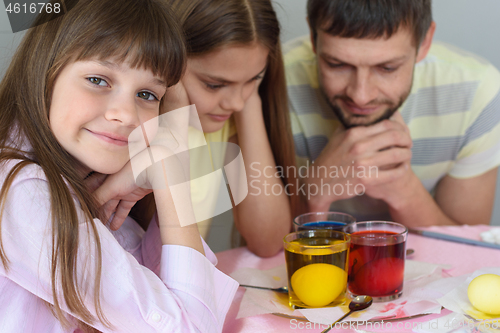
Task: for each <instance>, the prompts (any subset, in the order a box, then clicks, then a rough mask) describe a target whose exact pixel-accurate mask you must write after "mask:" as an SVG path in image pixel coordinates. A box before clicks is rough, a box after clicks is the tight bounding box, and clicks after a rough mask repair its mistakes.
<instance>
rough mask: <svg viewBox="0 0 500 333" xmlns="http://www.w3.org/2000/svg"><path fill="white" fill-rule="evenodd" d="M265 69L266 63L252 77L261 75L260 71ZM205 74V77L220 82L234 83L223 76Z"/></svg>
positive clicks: (262, 71)
mask: <svg viewBox="0 0 500 333" xmlns="http://www.w3.org/2000/svg"><path fill="white" fill-rule="evenodd" d="M266 69H267V64H266V66H265V67H264V68H263V69H262V70H261V71H260V72H259V73H258V74H257V75H255V76H254V78H255V77H257V76H259V75H261V74H262V73H264V72H265V71H266ZM205 76H206V77H207V78H209V79H210V80H213V81H217V82H220V83H222V84H231V83H234V82H232V81H229V80H226V79H224V78H221V77H217V76H212V75H208V74H205Z"/></svg>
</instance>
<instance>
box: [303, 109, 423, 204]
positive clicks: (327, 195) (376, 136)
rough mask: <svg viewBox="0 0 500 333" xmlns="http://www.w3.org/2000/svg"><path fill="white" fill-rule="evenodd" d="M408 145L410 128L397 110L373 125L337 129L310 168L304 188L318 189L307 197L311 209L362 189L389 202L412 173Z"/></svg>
mask: <svg viewBox="0 0 500 333" xmlns="http://www.w3.org/2000/svg"><path fill="white" fill-rule="evenodd" d="M411 147H412V140H411V137H410V134H409V130H408V128H407V127H406V125H405V124H404V121H403V119H402V117H401V115H400V114H399V113H396V114H395V115H394V116H393V118H391V119H390V120H384V121H382V122H380V123H377V124H375V125H372V126H366V127H365V126H359V127H354V128H351V129H348V130H345V129H338V130H337V131H335V133H334V134H333V135H332V137H331V138H330V140H329V142H328V144H327V146H326V147H325V149H324V150H323V152H322V153H321V155H320V156H319V157H318V158H317V159H316V161H315V162H314V164H313V165H312V166H311V167H310V168H313V169H314V170H309V175H310V176H311V177H309V178H308V179H307V180H306V185H308V186H307V189H308V190H310V189H311V184H315V185H316V186H317V189H318V191H317V192H318V193H317V195H315V196H310V200H309V206H310V208H311V210H313V211H320V210H321V211H325V210H328V208H329V206H330V204H331V203H332V202H333V201H336V200H341V199H347V198H351V197H354V196H355V195H359V194H361V193H359V192H363V191H364V192H365V193H366V194H368V195H370V196H372V197H374V198H379V199H384V200H386V201H388V203H389V204H390V201H391V200H394V198H397V197H398V195H400V194H401V193H400V191H404V190H405V189H406V187H405V186H406V184H409V182H408V180H409V179H410V178H411V176H412V175H413V172H411V168H410V161H411ZM313 171H314V173H313ZM313 174H314V177H312V175H313ZM325 184H328V185H325ZM315 189H316V188H315ZM309 194H310V193H309Z"/></svg>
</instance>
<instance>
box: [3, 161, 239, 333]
mask: <svg viewBox="0 0 500 333" xmlns="http://www.w3.org/2000/svg"><path fill="white" fill-rule="evenodd" d="M13 165H14V161H12V162H9V163H7V164H6V165H3V166H2V169H1V171H0V181H1V183H2V184H3V181H4V179H5V175H6V173H7V172H8V171H9V170H10V168H11V167H12V166H13ZM76 207H77V210H78V207H79V205H78V204H77V205H76ZM78 213H79V214H80V216H83V214H82V211H81V210H78ZM82 221H83V219H82ZM95 224H96V227H97V229H98V232H99V237H100V240H101V246H102V275H101V299H100V300H101V306H102V309H103V312H104V314H105V316H106V318H107V319H108V320H109V321H110V322H111V324H112V325H113V330H112V331H116V332H134V333H137V332H141V333H145V332H169V333H170V332H203V333H209V332H221V331H222V326H223V323H224V319H225V316H226V313H227V311H228V309H229V306H230V305H231V301H232V299H233V296H234V294H235V292H236V289H237V288H238V283H237V282H236V281H234V280H233V279H231V278H230V277H228V276H227V275H225V274H224V273H222V272H220V271H219V270H218V269H216V268H215V267H214V265H215V264H216V258H215V255H214V254H213V253H212V252H211V251H210V249H209V248H208V246H206V244H205V243H204V247H205V253H206V257H205V256H203V255H202V254H200V253H199V252H198V251H196V250H193V249H191V248H188V247H184V246H177V245H162V244H161V239H160V235H159V229H158V226H157V223H155V221H152V223H150V227H149V228H148V230H147V231H146V232H144V231H143V230H142V229H141V228H140V227H139V226H138V225H137V223H135V222H134V221H133V220H132V219H127V221H126V222H125V223H124V225H123V226H122V227H121V228H120V230H118V231H116V232H112V231H110V230H109V229H108V228H107V227H106V226H105V225H104V224H103V223H101V222H100V221H99V220H97V219H96V220H95ZM51 235H52V227H51V214H50V196H49V187H48V183H47V181H46V178H45V175H44V173H43V171H42V169H41V168H40V167H39V166H36V165H29V166H27V167H25V168H24V169H22V171H21V172H20V173H19V174H18V176H17V177H16V178H15V180H14V182H13V184H12V186H11V188H10V190H9V194H8V198H7V201H6V204H5V211H4V215H3V218H2V221H1V236H2V242H3V249H4V251H5V254H6V256H7V258H8V259H9V261H10V265H9V271H8V272H7V271H6V270H5V268H4V267H3V265H1V263H0V332H2V333H8V332H16V333H19V332H36V333H44V332H73V331H74V330H75V329H76V324H75V325H74V327H73V328H71V329H70V330H69V331H68V330H66V331H65V330H64V329H63V328H62V326H61V325H60V323H59V321H58V320H56V318H55V317H54V316H53V315H52V313H51V311H50V309H49V307H48V306H47V304H45V302H49V303H52V299H53V298H52V291H51V278H50V268H51V260H50V257H51V256H50V253H51V250H52V244H51V237H52V236H51ZM94 258H95V250H94V238H93V237H92V233H91V232H89V231H88V230H87V227H86V224H85V223H84V222H82V223H81V224H80V229H79V248H78V263H77V267H78V280H79V286H80V288H81V289H80V290H81V291H82V292H84V291H85V290H87V291H88V292H87V294H88V296H87V297H85V298H84V300H85V305H86V306H87V308H88V309H89V310H90V311H91V313H92V314H94V316H95V317H96V318H97V316H96V313H95V309H94V306H93V305H94V303H93V300H92V295H93V290H92V285H93V276H94ZM59 300H60V304H61V308H62V310H63V311H65V312H66V313H67V316H68V319H70V321H71V322H73V323H74V322H75V321H74V317H73V316H72V313H71V311H69V310H68V309H67V307H66V305H65V302H64V299H63V297H62V293H61V296H60V298H59ZM93 326H94V327H95V328H97V329H98V330H100V331H103V332H109V331H110V330H109V329H106V328H105V327H104V326H103V325H102V324H101V323H100V322H99V321H96V322H95V323H94V325H93Z"/></svg>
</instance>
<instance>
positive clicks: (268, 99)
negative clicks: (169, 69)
mask: <svg viewBox="0 0 500 333" xmlns="http://www.w3.org/2000/svg"><path fill="white" fill-rule="evenodd" d="M167 2H169V3H170V4H172V9H173V10H174V12H175V14H176V15H177V16H178V18H179V19H180V21H181V24H182V28H183V31H184V34H185V38H186V49H187V54H188V57H190V56H191V57H196V56H201V55H204V54H207V53H210V52H213V51H215V50H217V49H220V48H222V47H227V46H232V45H242V44H243V45H244V44H251V43H254V42H258V43H261V44H262V45H264V46H265V47H267V48H268V49H269V59H268V65H267V69H266V74H265V76H264V78H263V80H262V83H261V84H260V87H259V95H260V98H261V100H262V112H263V115H264V121H265V125H266V131H267V136H268V139H269V143H270V144H271V149H272V152H273V156H274V160H275V162H276V165H277V166H281V167H283V170H286V171H289V167H293V166H295V152H294V145H293V137H292V132H291V125H290V120H289V113H288V112H289V111H288V97H287V91H286V81H285V70H284V65H283V57H282V53H281V43H280V24H279V22H278V19H277V16H276V12H275V11H274V9H273V6H272V3H271V1H270V0H167ZM283 174H284V176H283V178H282V179H281V180H282V182H283V184H284V185H287V184H289V186H288V187H287V190H288V192H289V193H290V192H291V193H292V195H291V197H290V201H291V202H290V203H291V207H292V211H293V214H295V215H298V214H299V213H300V211H301V210H302V209H303V208H301V207H302V204H303V201H302V200H300V197H299V195H296V194H294V193H295V192H297V191H296V187H295V185H297V183H296V178H295V173H293V172H292V174H290V173H289V172H283ZM288 188H291V190H290V189H288Z"/></svg>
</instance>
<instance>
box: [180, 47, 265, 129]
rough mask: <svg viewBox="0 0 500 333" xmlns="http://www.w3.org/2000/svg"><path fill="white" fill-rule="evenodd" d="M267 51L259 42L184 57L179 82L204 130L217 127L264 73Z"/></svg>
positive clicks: (248, 95)
mask: <svg viewBox="0 0 500 333" xmlns="http://www.w3.org/2000/svg"><path fill="white" fill-rule="evenodd" d="M268 55H269V50H268V49H267V48H266V47H264V46H263V45H261V44H260V43H253V44H250V45H235V46H228V47H223V48H220V49H218V50H216V51H213V52H211V53H208V54H206V55H203V56H199V57H191V58H189V59H188V64H187V70H186V74H185V75H184V78H183V79H182V82H183V84H184V87H185V89H186V92H187V94H188V97H189V100H190V102H191V103H193V104H195V105H196V109H197V110H198V115H199V117H200V121H201V126H202V128H203V131H204V132H205V133H211V132H216V131H218V130H220V129H221V128H222V127H223V126H224V123H225V122H226V121H227V120H228V119H229V117H230V116H231V115H232V114H233V113H234V112H239V111H241V110H243V107H244V106H245V103H246V101H247V99H248V98H249V97H250V95H251V94H252V92H253V91H254V89H255V88H256V85H257V84H258V83H260V80H261V79H262V77H263V76H264V72H265V70H266V66H267V57H268Z"/></svg>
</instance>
